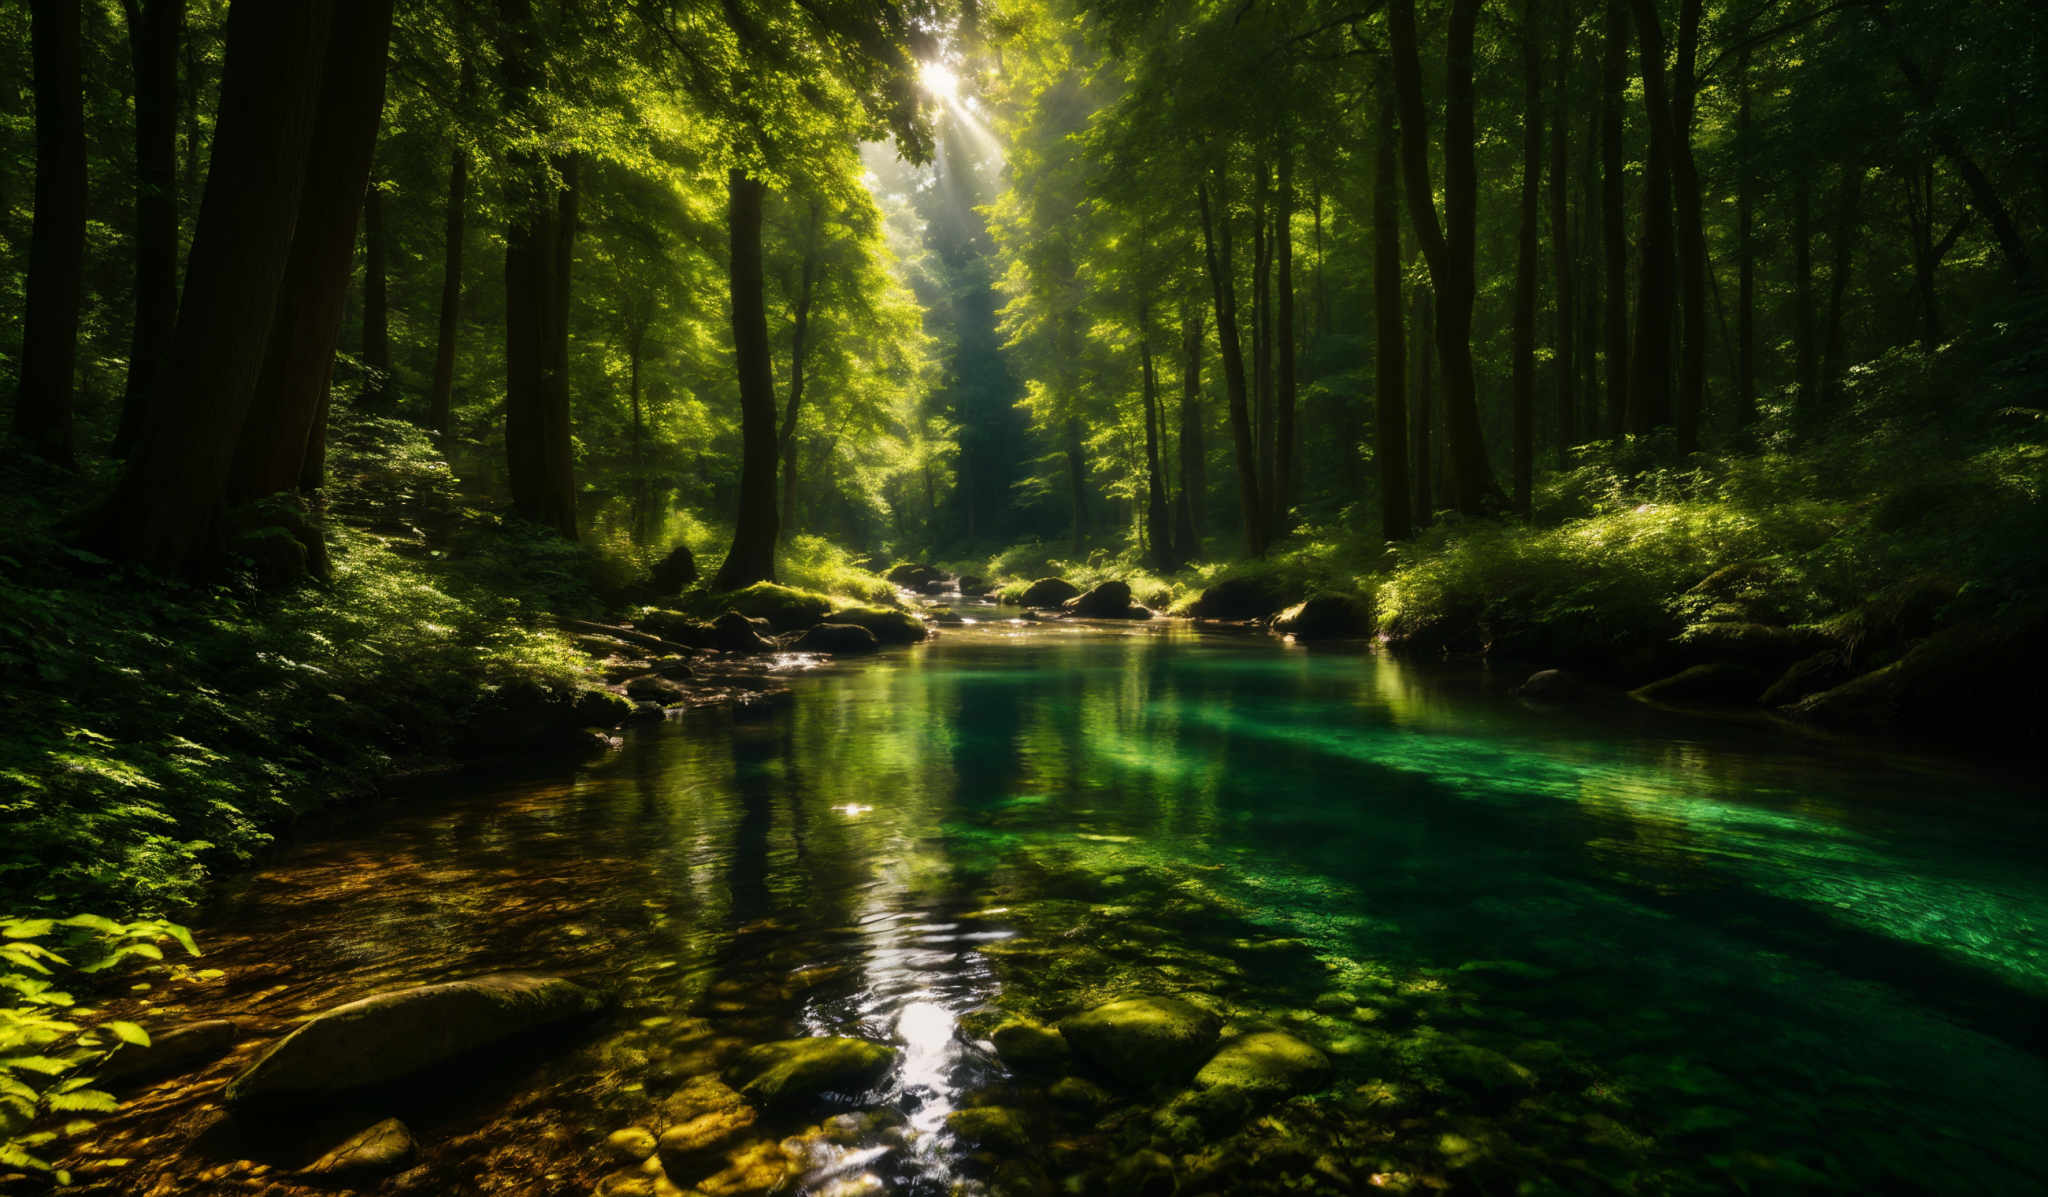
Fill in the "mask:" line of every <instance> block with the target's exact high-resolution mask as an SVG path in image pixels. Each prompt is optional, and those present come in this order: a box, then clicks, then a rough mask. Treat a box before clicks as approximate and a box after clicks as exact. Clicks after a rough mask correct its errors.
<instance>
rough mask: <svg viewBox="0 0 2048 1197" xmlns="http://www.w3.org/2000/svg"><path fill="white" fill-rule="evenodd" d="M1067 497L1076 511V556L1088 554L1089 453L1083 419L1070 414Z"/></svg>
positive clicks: (1068, 422) (1067, 428)
mask: <svg viewBox="0 0 2048 1197" xmlns="http://www.w3.org/2000/svg"><path fill="white" fill-rule="evenodd" d="M1065 431H1066V450H1067V498H1068V499H1069V501H1070V502H1071V505H1072V507H1073V511H1074V556H1075V557H1077V558H1078V557H1085V556H1087V554H1088V454H1087V450H1086V448H1085V447H1084V446H1083V445H1082V443H1081V420H1080V418H1079V417H1077V416H1068V417H1067V423H1066V430H1065Z"/></svg>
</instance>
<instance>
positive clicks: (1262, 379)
mask: <svg viewBox="0 0 2048 1197" xmlns="http://www.w3.org/2000/svg"><path fill="white" fill-rule="evenodd" d="M1271 187H1272V178H1271V176H1270V175H1269V174H1268V171H1267V167H1266V163H1265V162H1264V161H1263V160H1261V161H1260V163H1259V173H1258V188H1257V190H1255V191H1254V192H1252V398H1253V404H1252V434H1253V437H1254V439H1255V441H1256V442H1257V444H1258V452H1259V497H1260V499H1261V500H1263V502H1264V506H1263V508H1262V509H1261V512H1260V518H1261V520H1262V522H1263V524H1264V528H1263V529H1262V530H1261V532H1260V538H1261V539H1262V540H1264V541H1265V543H1267V544H1269V545H1270V544H1272V542H1273V529H1274V528H1275V526H1277V524H1278V523H1279V521H1278V520H1276V519H1274V518H1273V510H1274V508H1275V507H1276V506H1278V499H1277V497H1276V496H1275V495H1274V493H1273V491H1274V487H1273V229H1272V225H1271V223H1269V220H1268V218H1269V217H1270V216H1271V215H1272V210H1271V209H1270V208H1268V207H1267V205H1266V196H1267V193H1268V192H1269V191H1270V190H1271Z"/></svg>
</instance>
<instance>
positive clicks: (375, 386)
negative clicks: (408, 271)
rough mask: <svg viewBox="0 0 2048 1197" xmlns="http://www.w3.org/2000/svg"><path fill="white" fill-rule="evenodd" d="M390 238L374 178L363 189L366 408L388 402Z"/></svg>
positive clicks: (381, 192)
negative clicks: (387, 277)
mask: <svg viewBox="0 0 2048 1197" xmlns="http://www.w3.org/2000/svg"><path fill="white" fill-rule="evenodd" d="M389 259H390V239H389V238H388V237H387V236H386V235H385V232H384V190H383V188H381V187H379V186H378V185H377V183H376V181H375V180H372V181H371V183H370V185H369V186H368V187H366V188H364V191H363V390H362V395H361V397H360V402H361V403H362V405H363V407H364V409H365V410H367V411H374V412H381V411H384V410H385V409H386V408H387V407H388V406H389V405H390V401H391V317H390V308H391V292H390V288H389V286H388V285H387V283H386V276H387V272H388V264H389Z"/></svg>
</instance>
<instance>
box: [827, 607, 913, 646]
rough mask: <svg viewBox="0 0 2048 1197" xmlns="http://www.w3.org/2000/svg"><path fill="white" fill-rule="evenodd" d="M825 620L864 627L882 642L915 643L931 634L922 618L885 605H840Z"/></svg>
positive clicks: (829, 622)
mask: <svg viewBox="0 0 2048 1197" xmlns="http://www.w3.org/2000/svg"><path fill="white" fill-rule="evenodd" d="M825 622H826V623H828V624H831V623H850V624H853V625H855V626H857V627H863V628H866V629H867V630H868V631H869V632H871V633H873V634H874V637H875V639H877V640H879V641H881V642H882V643H883V644H916V643H917V642H918V641H920V640H923V639H924V638H925V637H927V636H929V635H931V633H930V632H929V631H928V630H926V628H925V626H924V620H922V619H919V618H918V617H917V616H915V615H912V614H911V613H910V612H908V611H892V610H890V609H889V608H887V607H841V608H840V609H839V610H837V611H834V612H832V613H831V614H830V615H827V616H826V617H825Z"/></svg>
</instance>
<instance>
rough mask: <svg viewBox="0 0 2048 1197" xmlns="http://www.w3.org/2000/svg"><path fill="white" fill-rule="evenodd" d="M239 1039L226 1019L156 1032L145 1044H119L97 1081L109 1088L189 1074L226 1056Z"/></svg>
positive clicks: (101, 1069) (232, 1024) (236, 1032)
mask: <svg viewBox="0 0 2048 1197" xmlns="http://www.w3.org/2000/svg"><path fill="white" fill-rule="evenodd" d="M241 1037H242V1031H241V1028H240V1027H238V1026H236V1025H235V1023H234V1021H233V1020H231V1019H226V1018H209V1019H206V1020H205V1021H203V1022H188V1023H186V1024H185V1025H184V1026H180V1027H172V1028H170V1029H169V1030H166V1031H156V1032H154V1033H152V1034H151V1035H150V1037H149V1043H148V1044H147V1045H144V1044H140V1043H124V1044H122V1045H121V1047H120V1050H118V1051H116V1052H115V1053H114V1054H113V1055H111V1056H109V1057H107V1061H106V1063H104V1064H102V1065H100V1071H99V1079H100V1080H102V1081H104V1082H106V1083H107V1084H110V1085H125V1084H139V1083H141V1082H143V1081H153V1080H157V1079H159V1078H161V1077H167V1076H175V1075H177V1074H179V1073H181V1072H189V1071H191V1070H192V1069H194V1068H197V1067H198V1066H200V1065H202V1064H206V1063H210V1062H211V1061H214V1060H218V1059H219V1058H220V1057H222V1056H224V1055H226V1054H227V1053H228V1049H229V1048H231V1047H233V1046H234V1045H235V1041H236V1040H238V1039H240V1038H241Z"/></svg>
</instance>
